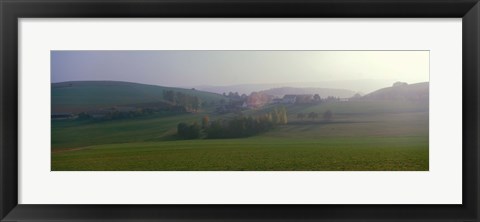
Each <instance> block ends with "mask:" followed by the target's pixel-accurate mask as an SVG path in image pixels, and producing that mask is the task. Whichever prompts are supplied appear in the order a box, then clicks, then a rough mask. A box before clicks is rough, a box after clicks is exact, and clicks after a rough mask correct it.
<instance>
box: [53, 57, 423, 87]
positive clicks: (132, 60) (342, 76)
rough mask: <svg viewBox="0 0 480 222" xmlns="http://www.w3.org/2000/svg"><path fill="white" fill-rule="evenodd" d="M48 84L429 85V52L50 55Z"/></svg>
mask: <svg viewBox="0 0 480 222" xmlns="http://www.w3.org/2000/svg"><path fill="white" fill-rule="evenodd" d="M51 70H52V73H51V74H52V82H64V81H77V80H115V81H127V82H137V83H146V84H152V85H162V86H197V85H213V86H225V85H235V84H254V83H256V84H264V83H289V82H323V81H339V80H357V79H389V80H390V79H391V80H395V81H404V82H408V83H416V82H425V81H429V52H428V51H52V52H51Z"/></svg>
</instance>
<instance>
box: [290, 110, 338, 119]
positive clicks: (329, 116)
mask: <svg viewBox="0 0 480 222" xmlns="http://www.w3.org/2000/svg"><path fill="white" fill-rule="evenodd" d="M319 117H320V113H316V112H310V113H298V114H297V119H300V120H303V119H305V118H309V119H311V120H312V121H315V119H318V118H319ZM332 119H333V113H332V111H330V110H327V111H325V112H324V113H323V120H324V121H332Z"/></svg>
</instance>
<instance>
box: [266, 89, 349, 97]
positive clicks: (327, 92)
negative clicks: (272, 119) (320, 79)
mask: <svg viewBox="0 0 480 222" xmlns="http://www.w3.org/2000/svg"><path fill="white" fill-rule="evenodd" d="M261 92H262V93H265V94H268V95H272V96H277V97H283V96H284V95H287V94H296V95H300V94H312V95H313V94H318V95H319V96H320V97H323V98H325V97H328V96H334V97H340V98H349V97H352V96H353V95H354V94H355V92H353V91H350V90H346V89H327V88H295V87H280V88H273V89H268V90H263V91H261Z"/></svg>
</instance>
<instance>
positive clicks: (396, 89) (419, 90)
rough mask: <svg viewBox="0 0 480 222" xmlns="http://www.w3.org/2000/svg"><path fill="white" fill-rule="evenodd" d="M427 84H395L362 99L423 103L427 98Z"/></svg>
mask: <svg viewBox="0 0 480 222" xmlns="http://www.w3.org/2000/svg"><path fill="white" fill-rule="evenodd" d="M428 95H429V84H428V82H421V83H415V84H406V83H401V82H397V83H396V84H394V85H393V86H391V87H386V88H383V89H379V90H377V91H375V92H372V93H370V94H367V95H365V96H364V97H363V99H366V100H391V101H399V100H404V101H424V102H428V98H429V96H428Z"/></svg>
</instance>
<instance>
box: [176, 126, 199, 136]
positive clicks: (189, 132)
mask: <svg viewBox="0 0 480 222" xmlns="http://www.w3.org/2000/svg"><path fill="white" fill-rule="evenodd" d="M200 133H201V129H200V125H198V123H197V122H194V123H192V124H190V125H188V124H186V123H179V124H178V125H177V134H178V136H179V137H181V138H183V139H196V138H198V137H200Z"/></svg>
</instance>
